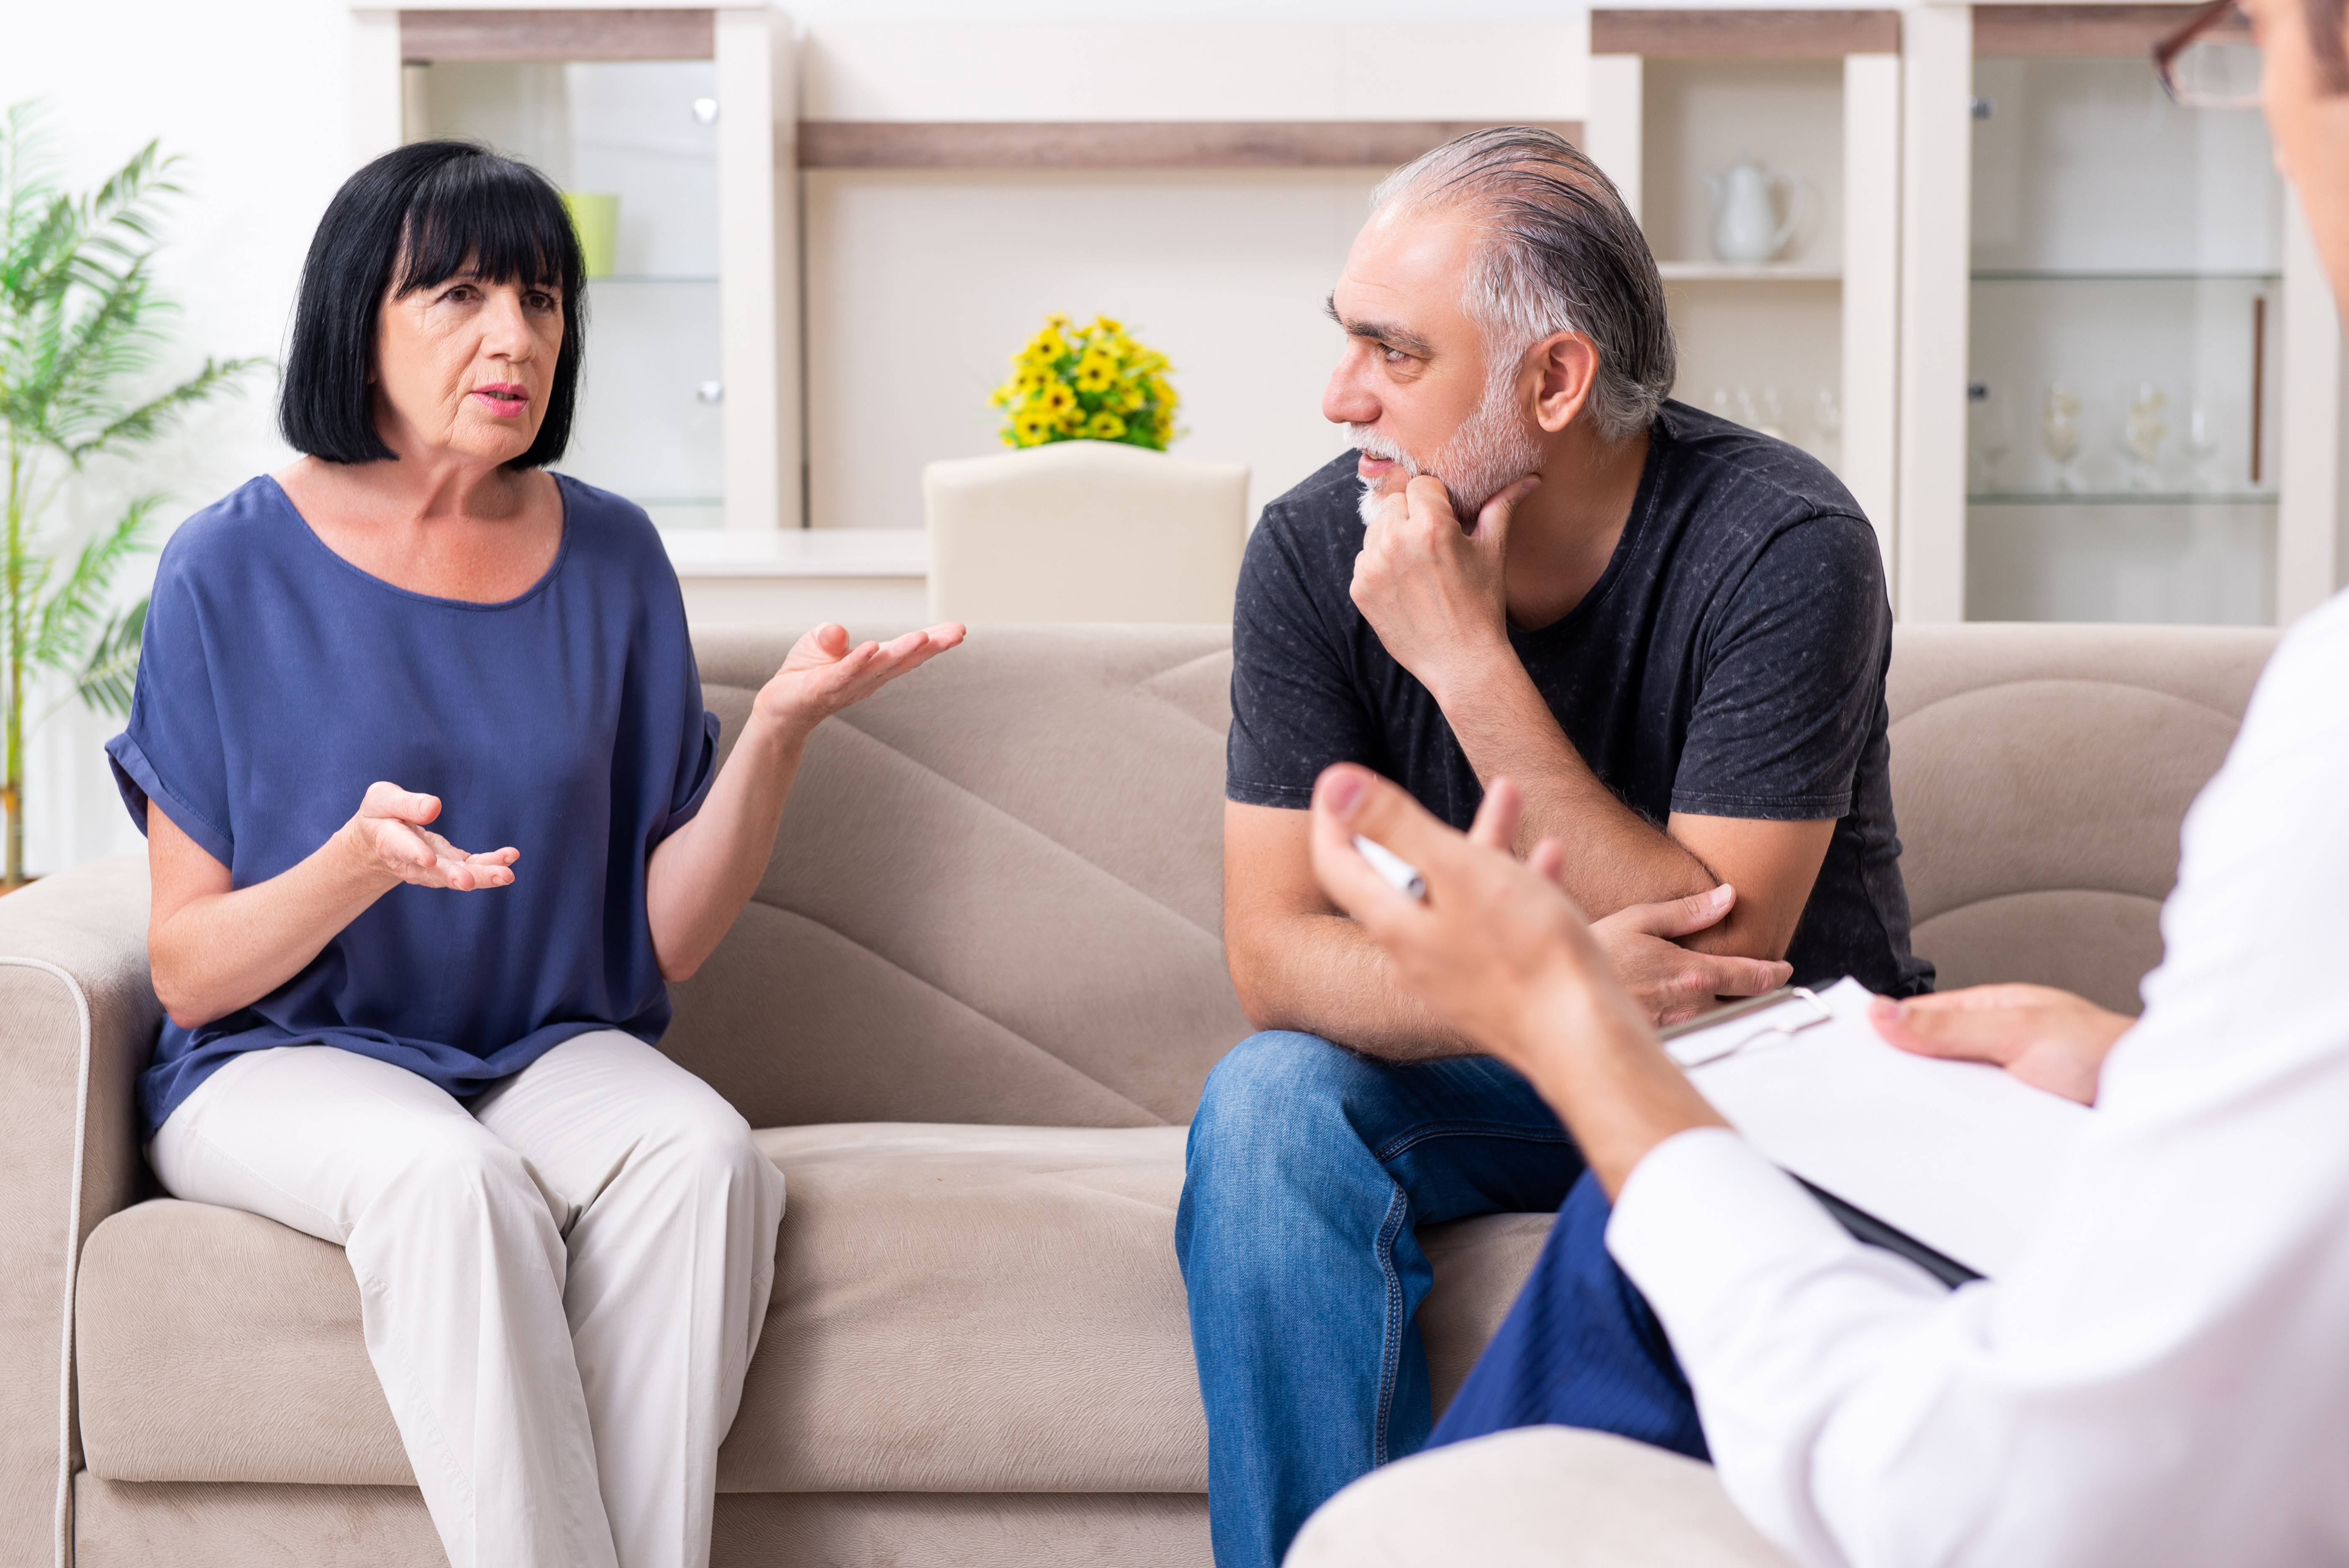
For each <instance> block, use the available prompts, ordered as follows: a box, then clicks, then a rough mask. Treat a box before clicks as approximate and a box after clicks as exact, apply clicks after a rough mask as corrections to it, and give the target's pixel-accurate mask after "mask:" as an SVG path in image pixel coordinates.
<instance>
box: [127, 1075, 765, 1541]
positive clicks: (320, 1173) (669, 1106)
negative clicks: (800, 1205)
mask: <svg viewBox="0 0 2349 1568" xmlns="http://www.w3.org/2000/svg"><path fill="white" fill-rule="evenodd" d="M149 1157H150V1160H151V1161H152V1162H153V1164H154V1167H155V1173H156V1175H158V1176H159V1177H160V1178H161V1179H162V1182H163V1185H164V1187H165V1188H166V1189H168V1190H169V1191H171V1193H172V1194H173V1195H174V1196H176V1197H181V1198H187V1199H191V1200H193V1201H195V1202H202V1203H219V1204H224V1205H226V1206H228V1207H231V1208H237V1209H245V1210H249V1211H251V1212H254V1213H256V1214H263V1215H266V1216H267V1217H268V1218H270V1219H273V1220H275V1221H277V1222H280V1223H281V1224H286V1225H291V1226H293V1227H294V1228H295V1230H298V1231H306V1232H308V1233H310V1234H311V1235H314V1236H318V1237H321V1238H323V1239H325V1240H326V1241H329V1242H335V1243H339V1244H340V1245H341V1246H342V1247H343V1248H344V1249H345V1250H346V1251H347V1253H348V1254H349V1256H350V1262H351V1270H352V1272H353V1273H354V1274H357V1276H358V1283H359V1305H360V1315H361V1320H362V1322H363V1324H364V1326H365V1327H366V1332H367V1357H368V1359H369V1360H370V1361H372V1362H373V1363H374V1365H375V1372H376V1377H378V1379H379V1380H380V1381H381V1382H382V1384H383V1391H384V1396H385V1398H387V1399H388V1400H389V1401H390V1404H391V1414H392V1419H393V1420H394V1421H395V1422H397V1423H398V1427H399V1438H400V1442H401V1444H402V1445H403V1446H404V1447H405V1448H406V1449H407V1450H408V1460H409V1464H410V1465H411V1466H412V1467H413V1468H414V1470H415V1471H416V1480H417V1484H418V1486H419V1487H420V1488H421V1489H422V1490H423V1492H424V1502H425V1506H426V1507H427V1508H428V1509H429V1510H430V1511H431V1514H432V1522H433V1524H434V1525H435V1527H437V1528H438V1530H439V1531H440V1540H441V1543H442V1544H443V1545H444V1546H445V1547H446V1548H447V1550H448V1553H449V1562H450V1565H451V1568H702V1565H703V1564H705V1563H708V1562H709V1526H710V1509H711V1503H712V1501H713V1498H714V1494H715V1492H716V1490H717V1476H718V1445H719V1442H720V1441H722V1440H723V1439H724V1438H725V1436H726V1430H727V1429H728V1428H729V1427H730V1426H731V1425H733V1422H734V1412H735V1409H736V1408H737V1407H738V1406H739V1405H740V1403H741V1399H742V1377H743V1373H744V1372H745V1371H746V1370H747V1369H748V1367H750V1353H751V1352H752V1351H753V1350H755V1349H756V1348H757V1347H758V1344H759V1330H760V1328H761V1326H762V1325H763V1323H764V1322H765V1320H766V1315H767V1295H768V1290H769V1287H770V1286H771V1284H773V1282H774V1271H775V1231H776V1227H777V1226H778V1225H779V1224H780V1223H781V1220H782V1213H783V1179H782V1175H781V1172H780V1171H777V1170H776V1169H775V1168H774V1166H773V1165H772V1164H771V1163H770V1162H769V1161H768V1160H767V1159H766V1157H765V1156H764V1155H762V1154H761V1153H760V1151H759V1150H758V1149H757V1147H756V1146H755V1145H753V1144H752V1143H751V1141H750V1127H749V1125H748V1124H747V1123H745V1122H744V1121H743V1119H742V1118H741V1117H740V1115H739V1114H738V1113H737V1112H736V1111H735V1109H734V1108H733V1107H732V1106H730V1105H729V1104H727V1103H726V1101H725V1100H724V1099H722V1098H720V1097H719V1094H718V1092H717V1091H716V1090H715V1089H713V1088H710V1087H709V1085H708V1084H705V1083H703V1082H702V1081H701V1080H700V1079H699V1078H695V1077H694V1076H693V1075H692V1074H691V1073H689V1072H688V1071H686V1070H685V1069H684V1068H680V1067H678V1065H677V1064H676V1063H674V1062H672V1061H670V1060H669V1059H668V1058H667V1057H665V1056H663V1055H661V1054H660V1052H658V1051H657V1050H655V1049H654V1048H653V1047H650V1046H647V1045H646V1044H645V1043H644V1042H643V1041H641V1040H639V1039H636V1037H633V1036H630V1035H624V1034H619V1033H616V1032H613V1031H602V1032H598V1033H595V1034H591V1035H581V1036H578V1037H575V1038H573V1039H570V1040H567V1041H565V1042H564V1044H562V1045H560V1046H557V1047H554V1049H553V1050H551V1051H549V1052H547V1053H546V1055H544V1056H543V1057H540V1058H539V1059H538V1060H537V1061H536V1062H533V1064H532V1065H531V1066H530V1067H528V1068H524V1069H523V1071H522V1072H520V1073H517V1074H516V1075H514V1076H513V1077H512V1078H508V1079H506V1080H505V1081H504V1082H503V1083H501V1084H500V1085H498V1086H497V1087H496V1088H493V1089H492V1090H490V1091H489V1092H488V1093H487V1094H484V1095H482V1096H481V1097H479V1098H477V1099H474V1100H472V1101H471V1103H470V1107H469V1105H468V1104H466V1103H461V1102H460V1101H458V1100H456V1099H452V1098H451V1097H450V1096H449V1095H448V1094H447V1093H445V1092H443V1091H442V1090H440V1089H439V1088H435V1087H433V1086H432V1085H431V1084H429V1083H428V1082H426V1081H425V1080H424V1079H423V1078H419V1077H417V1076H416V1075H415V1074H414V1073H411V1072H409V1071H408V1070H407V1069H406V1068H397V1067H393V1066H391V1065H390V1064H388V1063H386V1062H379V1061H376V1060H374V1059H373V1058H372V1057H362V1056H358V1055H356V1054H354V1053H352V1052H349V1051H344V1050H337V1049H335V1048H333V1047H326V1046H295V1047H279V1048H277V1049H274V1050H265V1051H254V1052H252V1053H250V1054H248V1055H245V1056H241V1057H235V1058H234V1059H233V1060H232V1061H230V1062H229V1063H228V1064H227V1065H226V1066H224V1067H222V1068H220V1070H219V1071H217V1072H215V1073H214V1074H212V1077H211V1078H208V1079H206V1080H205V1081H204V1083H203V1084H202V1087H200V1088H198V1089H197V1090H196V1091H195V1093H193V1094H192V1095H191V1096H189V1097H188V1099H186V1100H185V1101H183V1102H182V1103H181V1105H180V1107H179V1109H176V1110H174V1111H173V1112H172V1113H171V1119H169V1120H167V1121H166V1122H164V1124H163V1128H162V1130H161V1131H160V1132H159V1133H157V1134H156V1136H155V1141H154V1143H153V1144H152V1145H151V1146H150V1149H149Z"/></svg>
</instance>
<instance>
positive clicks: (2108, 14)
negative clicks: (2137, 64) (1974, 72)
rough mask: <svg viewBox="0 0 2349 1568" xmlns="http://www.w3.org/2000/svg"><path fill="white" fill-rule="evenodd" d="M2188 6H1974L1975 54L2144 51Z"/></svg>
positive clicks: (2190, 10)
mask: <svg viewBox="0 0 2349 1568" xmlns="http://www.w3.org/2000/svg"><path fill="white" fill-rule="evenodd" d="M2193 14H2194V7H2193V6H2192V5H1977V6H1975V7H1974V53H1975V54H1977V55H2139V56H2142V55H2144V54H2145V53H2146V52H2147V50H2149V49H2151V48H2152V47H2153V42H2154V40H2155V39H2157V38H2158V37H2160V36H2162V35H2163V34H2164V33H2167V32H2168V31H2169V30H2170V29H2172V28H2174V27H2176V26H2178V24H2180V23H2181V22H2183V21H2185V20H2186V18H2187V17H2189V16H2190V15H2193Z"/></svg>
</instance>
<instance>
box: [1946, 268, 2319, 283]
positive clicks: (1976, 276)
mask: <svg viewBox="0 0 2349 1568" xmlns="http://www.w3.org/2000/svg"><path fill="white" fill-rule="evenodd" d="M1971 276H1972V278H1973V281H1974V282H1976V283H1978V284H2215V283H2246V284H2272V283H2281V282H2282V280H2283V274H2282V273H2270V272H2227V271H2220V270H2212V271H2208V272H2151V271H2147V272H2086V271H2080V272H2075V271H2071V270H2069V269H2030V268H2013V267H1981V268H1977V269H1975V271H1974V272H1973V273H1971Z"/></svg>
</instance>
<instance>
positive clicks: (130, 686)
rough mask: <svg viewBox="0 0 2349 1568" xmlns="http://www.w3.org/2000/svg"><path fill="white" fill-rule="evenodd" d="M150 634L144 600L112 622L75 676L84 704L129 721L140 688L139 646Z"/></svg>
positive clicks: (117, 615)
mask: <svg viewBox="0 0 2349 1568" xmlns="http://www.w3.org/2000/svg"><path fill="white" fill-rule="evenodd" d="M146 634H147V601H146V600H144V599H141V600H140V601H139V603H136V604H133V605H131V606H130V608H129V609H128V610H124V611H122V612H121V613H120V614H116V615H112V616H109V618H108V620H107V623H106V624H105V625H104V626H103V627H102V628H100V630H99V632H98V639H97V641H95V642H94V643H92V644H91V645H90V650H89V657H88V659H87V660H85V661H83V664H82V666H81V671H80V673H79V674H78V675H76V676H74V691H75V693H76V694H77V695H78V696H80V698H81V699H82V701H84V702H86V703H88V704H89V706H90V707H94V708H96V709H98V712H100V713H107V714H112V715H113V716H114V717H117V718H127V717H129V715H130V697H131V694H132V693H133V692H135V691H137V690H138V687H139V645H140V640H141V639H142V638H143V637H144V636H145V635H146Z"/></svg>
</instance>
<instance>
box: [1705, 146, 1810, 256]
mask: <svg viewBox="0 0 2349 1568" xmlns="http://www.w3.org/2000/svg"><path fill="white" fill-rule="evenodd" d="M1704 183H1705V187H1706V189H1708V190H1710V191H1712V192H1713V254H1714V255H1716V256H1718V257H1720V258H1721V259H1722V260H1723V261H1724V262H1733V263H1741V264H1745V265H1754V264H1758V263H1763V262H1766V261H1768V260H1769V259H1770V258H1771V257H1773V256H1775V255H1776V254H1777V253H1779V251H1780V250H1781V249H1783V248H1784V247H1785V243H1786V242H1787V241H1788V240H1790V239H1792V238H1794V236H1795V228H1796V227H1797V226H1798V225H1799V224H1801V222H1802V221H1803V205H1804V197H1805V191H1804V186H1803V181H1802V178H1801V176H1799V175H1795V174H1789V173H1787V172H1786V171H1785V170H1783V169H1764V167H1763V166H1762V165H1760V164H1758V163H1756V162H1754V160H1752V159H1750V158H1741V159H1739V160H1737V163H1736V165H1735V167H1733V168H1732V169H1731V170H1730V171H1729V172H1728V173H1726V174H1708V175H1706V176H1705V177H1704ZM1782 183H1783V184H1784V185H1785V187H1786V221H1785V222H1783V223H1782V222H1779V221H1778V210H1777V203H1776V202H1775V201H1772V200H1771V191H1772V190H1773V189H1774V188H1775V187H1776V186H1778V185H1780V184H1782Z"/></svg>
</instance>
